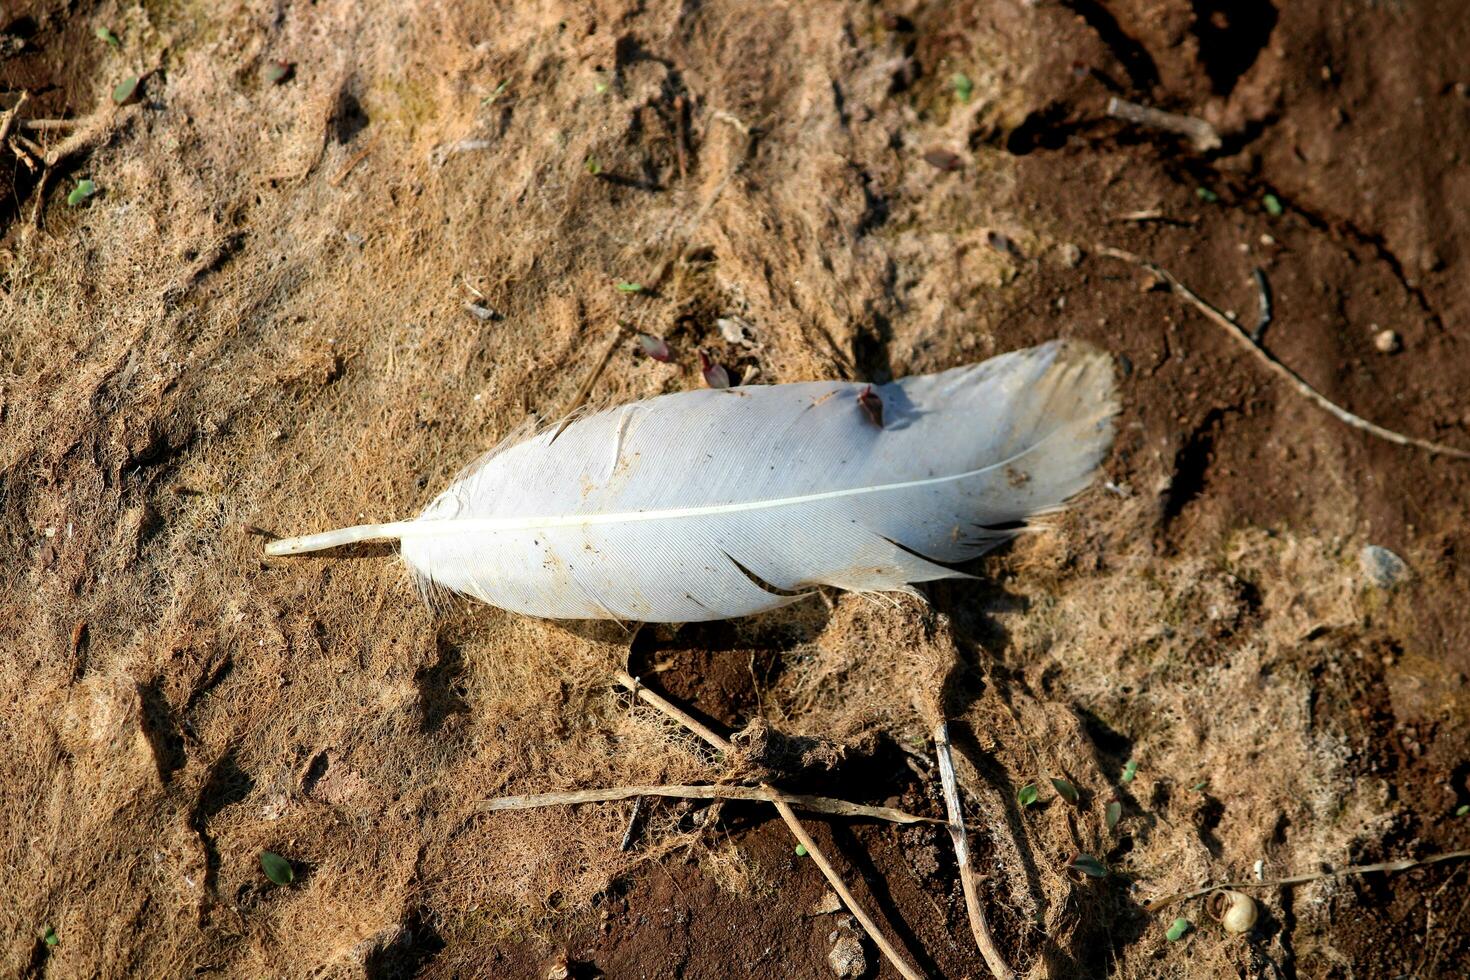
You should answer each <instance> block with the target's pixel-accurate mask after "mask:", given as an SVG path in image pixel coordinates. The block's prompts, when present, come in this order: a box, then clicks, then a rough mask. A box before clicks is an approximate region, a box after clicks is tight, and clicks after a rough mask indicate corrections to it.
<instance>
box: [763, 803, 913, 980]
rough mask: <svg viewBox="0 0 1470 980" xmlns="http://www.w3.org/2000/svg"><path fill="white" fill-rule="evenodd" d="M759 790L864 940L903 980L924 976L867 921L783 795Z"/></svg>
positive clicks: (875, 926) (870, 921) (860, 907)
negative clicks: (812, 863)
mask: <svg viewBox="0 0 1470 980" xmlns="http://www.w3.org/2000/svg"><path fill="white" fill-rule="evenodd" d="M761 788H762V789H764V790H767V791H768V792H769V793H770V796H768V797H767V799H769V800H770V801H771V805H772V806H774V807H775V808H776V812H777V813H779V814H781V819H782V820H784V821H786V826H787V827H788V828H789V829H790V830H791V835H792V836H793V837H795V838H796V840H797V842H798V843H800V844H801V846H802V847H804V848H806V853H807V856H808V857H810V858H811V859H812V860H813V861H814V862H816V865H817V867H818V868H819V869H820V870H821V872H822V875H823V877H825V878H826V879H827V884H829V885H831V886H832V890H833V891H835V892H836V893H837V897H838V898H840V899H842V904H843V905H846V906H847V910H848V911H849V912H851V913H852V916H853V918H855V919H857V920H858V924H859V925H861V926H862V927H863V931H864V932H866V933H867V934H868V938H869V939H871V940H873V945H875V946H877V947H878V949H879V950H881V951H882V953H883V955H884V956H886V957H888V961H889V962H890V963H892V964H893V966H894V969H896V970H898V972H899V973H901V974H903V976H904V977H906V978H907V980H922V978H923V976H924V975H923V974H922V973H920V972H919V971H918V970H917V969H915V968H914V967H913V966H912V965H911V964H910V963H909V961H908V959H907V958H906V957H905V956H904V955H903V954H902V953H900V952H899V951H898V949H896V948H895V947H894V946H893V945H892V944H890V943H889V942H888V940H887V939H885V938H884V936H883V933H882V932H880V931H879V930H878V924H877V923H876V922H874V921H873V920H872V919H870V918H868V914H867V913H866V912H864V911H863V908H862V906H861V905H859V904H858V903H857V899H855V898H853V896H852V892H850V891H848V890H847V885H845V884H843V882H842V876H841V875H839V874H838V873H837V871H836V869H834V868H833V867H832V864H831V862H829V861H828V860H827V856H826V855H825V854H823V853H822V849H821V848H820V847H818V846H817V842H816V841H814V840H812V835H811V834H808V833H807V832H806V828H805V827H803V826H802V825H801V821H800V820H798V819H797V818H796V814H795V813H794V812H792V810H791V807H790V806H789V805H788V804H787V803H786V801H785V800H784V799H782V795H783V794H781V793H778V792H777V791H775V790H774V789H772V788H771V787H770V786H768V785H766V784H765V783H762V784H761Z"/></svg>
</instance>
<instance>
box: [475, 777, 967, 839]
mask: <svg viewBox="0 0 1470 980" xmlns="http://www.w3.org/2000/svg"><path fill="white" fill-rule="evenodd" d="M771 793H775V794H776V795H777V796H779V797H781V799H782V801H784V802H786V803H789V804H791V805H792V806H795V807H800V808H801V809H803V810H806V811H807V812H808V813H825V814H828V815H830V816H834V817H866V818H868V819H871V820H883V821H886V822H888V823H897V824H921V823H930V824H942V823H944V821H943V820H936V819H934V818H933V817H921V816H919V815H918V814H916V813H908V812H906V811H904V810H895V809H894V808H893V807H887V806H868V805H866V804H863V803H849V802H848V801H847V800H839V799H835V798H833V797H830V796H806V795H804V794H801V793H787V792H786V791H785V790H770V791H769V792H768V791H766V790H764V789H757V788H755V787H754V786H653V785H650V786H613V787H610V788H608V789H579V790H568V791H567V792H564V793H534V794H531V795H527V796H501V797H497V798H496V799H493V800H486V801H485V802H484V803H481V804H480V805H479V806H478V807H477V808H476V811H477V812H479V813H499V812H500V811H502V810H539V809H541V808H542V807H548V806H574V805H576V804H578V803H610V802H612V801H614V800H628V799H638V798H640V797H644V796H663V797H668V798H671V799H676V800H755V801H757V802H759V801H762V800H769V799H770V794H771ZM630 823H631V821H630ZM623 850H625V851H626V850H627V848H626V847H625V848H623Z"/></svg>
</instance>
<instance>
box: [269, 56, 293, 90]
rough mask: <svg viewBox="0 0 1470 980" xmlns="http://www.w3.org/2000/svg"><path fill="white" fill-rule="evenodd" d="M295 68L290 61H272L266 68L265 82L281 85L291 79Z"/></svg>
mask: <svg viewBox="0 0 1470 980" xmlns="http://www.w3.org/2000/svg"><path fill="white" fill-rule="evenodd" d="M295 67H296V66H295V65H293V64H291V62H289V61H272V62H271V63H270V64H269V65H266V67H265V80H266V81H267V82H270V83H271V84H272V85H280V84H281V83H282V82H284V81H285V80H286V79H288V78H290V77H291V71H292V69H294V68H295Z"/></svg>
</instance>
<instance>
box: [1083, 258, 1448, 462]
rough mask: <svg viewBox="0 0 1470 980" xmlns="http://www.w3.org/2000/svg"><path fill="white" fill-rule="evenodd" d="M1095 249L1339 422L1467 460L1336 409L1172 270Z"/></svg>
mask: <svg viewBox="0 0 1470 980" xmlns="http://www.w3.org/2000/svg"><path fill="white" fill-rule="evenodd" d="M1097 252H1098V254H1099V255H1106V256H1108V257H1109V258H1114V259H1120V260H1122V261H1124V262H1132V263H1133V264H1134V265H1136V266H1139V267H1140V268H1143V269H1147V270H1148V271H1149V272H1152V273H1153V274H1154V275H1156V276H1158V277H1159V278H1160V279H1161V280H1163V281H1164V282H1165V283H1166V284H1168V286H1169V287H1170V288H1171V289H1173V290H1174V292H1176V293H1178V294H1179V295H1180V296H1181V297H1183V298H1184V300H1185V301H1186V302H1188V303H1189V304H1190V305H1191V306H1193V307H1194V308H1195V309H1197V310H1199V312H1200V313H1202V314H1204V316H1205V318H1206V319H1207V320H1210V321H1211V322H1213V323H1214V324H1216V325H1217V326H1219V327H1220V328H1222V329H1223V330H1225V331H1226V332H1227V333H1228V334H1230V336H1232V337H1234V338H1235V340H1236V341H1237V342H1239V343H1240V344H1241V345H1242V346H1244V347H1245V348H1246V350H1248V351H1250V352H1251V353H1252V354H1253V355H1255V357H1256V358H1257V359H1258V360H1260V362H1261V363H1262V364H1264V365H1266V367H1267V368H1269V369H1270V370H1271V371H1272V372H1273V373H1275V374H1276V375H1277V376H1279V377H1281V378H1282V379H1284V380H1285V381H1287V382H1288V383H1289V384H1290V385H1291V386H1292V387H1293V388H1295V389H1296V390H1297V392H1298V393H1300V394H1301V395H1303V396H1304V397H1306V398H1307V399H1309V400H1310V401H1312V402H1314V403H1316V405H1317V407H1319V408H1321V409H1322V410H1323V411H1325V412H1327V413H1329V414H1330V415H1332V416H1333V417H1335V418H1336V419H1337V420H1338V421H1340V422H1342V423H1343V424H1345V425H1350V426H1352V427H1353V428H1355V429H1361V430H1362V431H1364V432H1367V433H1370V434H1372V435H1375V436H1377V437H1378V438H1380V439H1383V440H1385V441H1387V442H1391V443H1394V444H1395V445H1399V446H1415V447H1417V448H1419V449H1422V450H1424V451H1425V452H1427V453H1433V454H1435V455H1439V456H1450V457H1453V458H1454V459H1470V451H1466V450H1464V449H1456V448H1454V447H1453V446H1446V445H1444V444H1442V443H1438V442H1431V441H1429V440H1428V439H1419V438H1417V437H1415V436H1406V435H1403V434H1402V433H1399V432H1395V431H1393V430H1392V429H1385V428H1384V427H1383V426H1381V425H1375V424H1374V423H1372V422H1369V421H1368V420H1367V419H1365V418H1362V417H1360V416H1357V415H1354V414H1353V413H1352V412H1349V411H1348V410H1347V409H1345V408H1340V407H1339V406H1338V405H1337V404H1336V403H1335V402H1333V401H1331V400H1330V399H1328V398H1327V396H1325V395H1323V394H1322V393H1321V392H1319V391H1318V390H1317V389H1316V388H1313V387H1312V386H1311V385H1310V384H1308V383H1307V381H1306V379H1304V378H1303V377H1302V376H1301V375H1299V374H1297V373H1296V372H1295V371H1293V370H1292V369H1291V368H1289V367H1287V366H1286V365H1285V364H1282V363H1281V362H1280V361H1278V360H1277V359H1276V358H1275V357H1273V356H1271V354H1270V353H1269V352H1268V351H1267V350H1266V349H1265V348H1264V347H1262V346H1260V345H1259V344H1256V343H1253V342H1252V341H1251V338H1250V335H1249V334H1247V333H1246V332H1245V331H1244V330H1242V329H1241V328H1240V326H1239V325H1238V324H1236V323H1235V321H1233V320H1231V319H1230V318H1229V317H1228V316H1226V315H1225V314H1224V313H1223V312H1221V311H1220V309H1219V308H1218V307H1216V306H1214V305H1212V304H1211V303H1209V302H1208V301H1207V300H1205V299H1204V298H1202V297H1201V296H1200V295H1199V294H1198V293H1196V292H1195V291H1194V290H1193V289H1190V288H1189V287H1188V286H1186V285H1185V284H1184V283H1182V282H1180V281H1179V280H1178V279H1176V278H1175V277H1174V275H1173V273H1171V272H1169V270H1167V269H1165V268H1163V267H1162V266H1160V265H1158V264H1156V263H1154V262H1150V261H1149V260H1148V259H1145V258H1143V257H1142V256H1139V255H1134V254H1133V253H1132V252H1125V251H1124V250H1122V249H1120V248H1113V247H1111V246H1108V245H1099V246H1097Z"/></svg>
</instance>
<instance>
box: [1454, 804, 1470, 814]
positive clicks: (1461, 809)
mask: <svg viewBox="0 0 1470 980" xmlns="http://www.w3.org/2000/svg"><path fill="white" fill-rule="evenodd" d="M1467 813H1470V803H1461V804H1460V805H1459V806H1458V807H1456V808H1455V816H1457V817H1463V816H1465V815H1466V814H1467Z"/></svg>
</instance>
